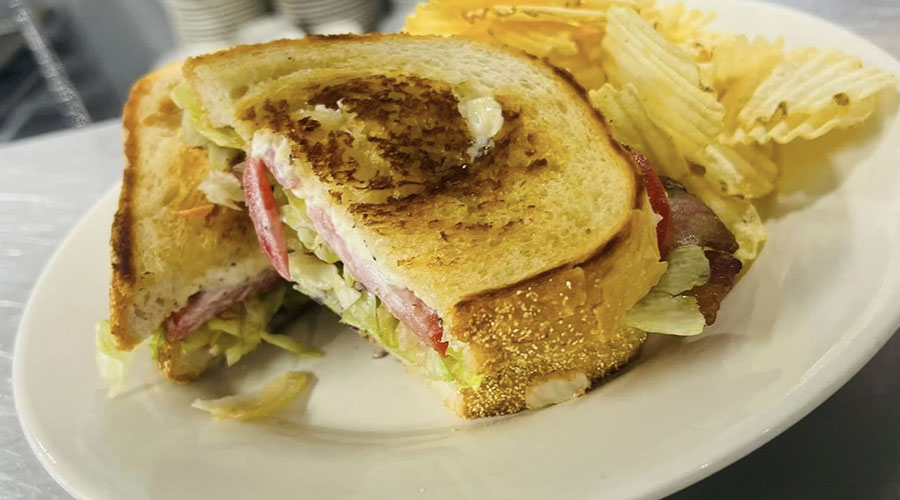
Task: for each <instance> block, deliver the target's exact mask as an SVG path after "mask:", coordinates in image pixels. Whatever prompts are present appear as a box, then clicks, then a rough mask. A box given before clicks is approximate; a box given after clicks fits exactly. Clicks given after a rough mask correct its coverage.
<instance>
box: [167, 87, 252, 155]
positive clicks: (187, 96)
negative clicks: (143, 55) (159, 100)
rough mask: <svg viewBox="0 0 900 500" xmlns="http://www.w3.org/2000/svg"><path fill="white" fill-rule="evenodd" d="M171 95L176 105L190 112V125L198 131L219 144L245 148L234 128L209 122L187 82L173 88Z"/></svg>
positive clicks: (227, 146)
mask: <svg viewBox="0 0 900 500" xmlns="http://www.w3.org/2000/svg"><path fill="white" fill-rule="evenodd" d="M171 97H172V101H173V102H174V103H175V105H176V106H178V107H179V108H181V109H182V110H183V111H185V112H186V113H188V115H189V116H190V125H191V126H192V127H193V129H194V130H195V131H196V132H197V133H199V134H200V135H202V136H203V137H205V138H206V139H208V140H209V141H210V142H212V143H213V144H215V145H217V146H222V147H226V148H234V149H244V146H245V144H244V140H243V139H242V138H241V136H240V135H238V133H237V132H236V131H235V130H234V129H233V128H231V127H222V128H217V127H214V126H213V125H212V124H211V123H210V122H209V118H208V117H207V116H206V113H205V112H204V111H203V105H202V104H201V103H200V100H199V99H197V96H196V95H195V94H194V91H193V90H192V89H191V87H190V85H188V84H187V82H183V83H181V84H180V85H178V86H177V87H175V88H174V89H172V94H171Z"/></svg>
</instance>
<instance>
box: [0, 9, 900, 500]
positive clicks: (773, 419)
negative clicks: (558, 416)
mask: <svg viewBox="0 0 900 500" xmlns="http://www.w3.org/2000/svg"><path fill="white" fill-rule="evenodd" d="M718 1H719V2H721V0H718ZM729 4H730V5H742V4H743V6H745V7H747V8H760V7H762V8H765V9H767V10H770V11H771V12H773V13H776V14H777V13H786V14H788V15H791V16H799V17H802V18H804V20H805V21H807V22H811V23H815V24H819V25H822V26H823V27H826V26H827V29H828V30H829V31H831V32H835V34H839V35H840V36H841V37H846V38H850V39H853V40H854V41H855V42H856V43H858V44H860V45H862V46H866V47H867V52H869V53H870V54H871V55H872V56H873V57H876V56H877V57H878V58H884V59H886V60H891V61H894V63H895V64H896V65H898V66H900V60H898V57H895V56H894V55H892V54H890V53H888V52H887V51H886V50H885V49H883V48H881V47H880V46H878V45H876V44H875V43H874V42H872V41H870V40H868V39H867V38H865V37H863V36H861V35H859V34H857V33H855V32H853V31H852V30H850V29H848V28H845V27H843V26H841V25H838V24H836V23H834V22H832V21H829V20H827V19H824V18H821V17H819V16H817V15H815V14H812V13H810V12H806V11H803V10H799V9H796V8H793V7H788V6H784V5H781V4H775V3H770V2H766V1H762V0H727V1H726V2H722V3H721V4H720V5H722V6H725V5H729ZM720 8H721V7H720ZM726 8H727V7H726ZM898 117H900V111H898ZM120 185H121V175H119V177H117V180H116V181H115V182H114V183H113V184H112V185H111V186H110V187H109V188H107V189H106V190H105V191H104V193H103V194H102V195H101V196H100V197H99V198H98V199H97V201H95V202H94V203H93V204H92V205H91V207H90V208H89V209H88V210H86V211H85V212H84V213H83V214H82V215H81V217H80V218H79V219H78V222H77V223H76V224H75V225H74V226H73V227H72V229H70V230H69V231H68V232H67V233H66V235H65V237H64V238H62V239H61V240H60V243H59V244H58V245H57V247H56V248H55V249H54V251H53V252H52V254H51V256H50V258H49V259H48V260H47V261H46V263H45V264H44V266H43V268H42V270H41V272H40V273H39V275H38V278H37V280H36V281H35V283H34V286H33V287H32V289H31V291H30V293H29V298H28V301H27V302H26V306H25V308H24V309H23V311H22V316H21V320H20V322H19V325H18V328H17V330H16V335H15V337H14V339H13V360H12V386H13V401H14V407H15V409H16V417H17V419H18V422H19V425H20V426H21V428H22V430H23V434H24V436H25V439H26V442H27V443H28V446H29V448H30V449H31V451H32V452H33V453H34V454H35V456H36V457H37V459H38V461H39V463H40V464H41V466H42V467H43V468H44V470H46V471H47V473H48V474H49V475H50V476H51V477H52V478H53V479H54V481H56V482H57V483H58V484H59V485H60V486H61V487H62V488H63V489H64V490H65V491H66V492H67V493H68V494H70V495H72V496H73V497H75V498H79V499H82V498H83V499H90V498H93V497H92V495H94V494H95V493H97V492H98V491H99V490H98V489H97V488H96V487H93V486H91V485H90V484H84V483H82V480H81V479H79V476H78V475H77V472H76V471H75V470H74V469H72V468H68V467H64V466H60V464H57V463H56V462H55V461H54V460H53V459H52V457H51V455H50V453H49V452H48V451H47V449H46V448H45V447H44V445H43V444H42V443H41V441H40V436H38V435H37V434H39V433H40V430H39V429H35V428H34V427H32V426H31V425H30V422H34V416H33V415H34V411H33V408H32V407H31V405H30V404H29V403H28V397H26V395H25V388H24V385H25V384H24V382H23V380H24V378H26V377H27V376H26V375H25V368H24V366H23V362H22V361H21V360H22V356H23V352H24V351H25V349H26V348H25V347H23V346H25V345H27V342H28V341H27V339H28V335H27V334H25V335H23V333H24V332H26V331H28V330H29V325H30V324H31V323H32V317H33V316H34V315H35V314H36V312H35V311H34V308H35V307H36V306H35V301H34V297H35V295H36V294H37V292H38V291H39V290H40V289H42V288H44V287H45V286H47V285H48V283H49V281H50V280H51V276H50V269H51V268H52V267H53V264H54V262H56V261H57V259H58V258H59V257H60V255H61V254H62V253H63V252H64V251H66V249H67V248H68V247H69V246H70V244H71V241H72V240H73V239H74V237H75V236H76V235H77V234H78V233H79V232H81V231H82V230H83V228H84V226H87V225H88V224H90V223H91V221H92V219H93V217H92V216H94V214H95V213H97V212H98V211H99V210H100V209H101V207H102V206H103V205H104V204H105V203H110V202H111V200H110V199H109V198H112V197H115V194H116V193H117V192H118V190H119V188H120ZM895 274H896V273H895ZM884 288H885V289H887V290H890V291H893V292H894V293H895V294H898V293H900V280H898V279H897V278H896V276H895V277H894V279H893V280H892V282H890V283H887V284H885V285H884ZM887 302H888V301H886V300H884V301H882V302H881V303H880V304H876V306H877V308H875V309H872V310H870V311H871V315H872V316H883V317H885V318H887V319H886V320H884V321H881V322H879V323H876V324H874V325H873V326H872V327H871V328H870V329H869V330H867V332H868V334H866V335H862V334H858V335H856V336H855V337H853V338H849V339H841V341H840V342H837V343H835V344H833V345H832V346H831V347H829V348H828V350H827V351H826V352H825V353H824V354H823V355H822V357H821V358H820V359H827V362H826V363H824V364H821V363H820V364H817V365H816V366H815V367H813V368H811V369H810V371H807V372H806V373H805V374H804V378H803V379H802V380H800V381H799V382H798V383H797V384H796V385H795V386H794V387H793V389H792V390H791V391H789V392H786V393H785V394H784V395H782V396H781V398H780V400H779V401H781V402H782V404H779V405H772V406H769V407H767V408H766V409H764V410H763V411H761V412H759V414H758V416H757V417H756V418H755V419H753V420H748V421H745V422H743V423H742V424H741V425H740V426H738V427H735V428H733V429H731V430H730V431H729V432H730V433H732V434H737V436H739V437H736V438H733V439H732V440H731V443H732V444H731V445H730V446H727V447H721V448H719V449H720V450H721V451H719V452H716V453H711V454H709V455H707V456H706V457H705V463H704V464H703V465H701V466H699V467H698V466H695V465H693V464H690V465H685V466H675V467H674V468H672V469H668V470H662V471H659V473H660V476H658V477H659V479H658V480H656V481H654V482H653V484H652V485H650V486H649V487H638V488H633V489H631V490H629V491H630V494H629V495H628V498H646V497H663V496H667V495H670V494H672V493H675V492H677V491H680V490H682V489H684V488H686V487H687V486H690V485H692V484H695V483H697V482H699V481H701V480H702V479H705V478H706V477H709V476H711V475H713V474H715V473H716V472H718V471H720V470H722V469H724V468H726V467H728V466H729V465H731V464H733V463H735V462H736V461H738V460H740V459H741V458H743V457H745V456H747V455H749V454H750V453H752V452H753V451H755V450H756V449H758V448H759V447H761V446H762V445H764V444H766V443H767V442H769V441H771V440H772V439H774V438H775V437H777V436H779V435H780V434H781V433H782V432H784V431H785V430H787V429H788V428H790V427H791V426H793V425H794V424H796V423H797V422H798V421H800V420H801V419H803V418H804V417H806V416H807V415H808V414H809V413H810V412H812V411H813V410H814V409H815V408H817V407H818V406H819V405H821V404H822V403H823V402H824V401H825V400H826V399H828V398H830V397H831V396H832V395H833V394H834V393H835V392H837V391H838V390H839V389H840V388H841V387H842V386H843V385H844V384H846V383H847V382H848V381H849V380H850V379H851V378H852V377H853V376H854V375H856V374H857V373H858V372H859V370H861V369H862V368H863V366H865V364H866V363H868V362H869V361H870V360H871V359H872V358H873V357H874V356H875V354H877V353H878V351H879V350H880V349H881V348H882V347H883V346H884V344H886V343H887V342H888V341H889V340H890V339H891V338H892V337H893V336H894V335H895V334H896V333H897V332H898V330H900V309H897V310H896V311H895V312H893V313H891V312H888V311H887V308H886V305H887ZM867 321H868V322H872V321H873V319H872V318H870V319H868V320H867ZM879 325H880V326H879ZM860 341H862V342H860ZM861 344H862V345H861ZM848 353H849V354H852V356H851V357H850V358H847V357H846V356H841V355H842V354H843V355H846V354H848ZM835 368H839V369H835ZM813 370H814V371H813ZM809 387H813V388H814V389H815V390H810V389H809ZM802 388H805V389H806V390H805V391H800V392H799V394H797V392H798V389H802ZM776 408H777V409H776ZM600 495H601V493H600V492H598V493H597V496H596V497H595V498H600Z"/></svg>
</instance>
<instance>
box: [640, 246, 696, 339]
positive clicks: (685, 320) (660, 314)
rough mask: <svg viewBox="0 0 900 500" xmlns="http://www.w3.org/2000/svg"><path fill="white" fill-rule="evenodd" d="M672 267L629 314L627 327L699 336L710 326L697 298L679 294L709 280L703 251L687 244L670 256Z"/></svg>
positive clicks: (669, 260) (669, 333)
mask: <svg viewBox="0 0 900 500" xmlns="http://www.w3.org/2000/svg"><path fill="white" fill-rule="evenodd" d="M668 264H669V267H668V268H667V269H666V273H665V274H663V275H662V277H661V278H660V280H659V283H658V284H657V285H656V286H655V287H653V288H652V289H651V290H650V292H649V293H648V294H647V296H646V297H644V298H643V299H641V300H640V302H638V303H637V304H635V305H634V306H632V307H631V309H629V310H628V312H627V313H626V314H625V326H629V327H631V328H638V329H641V330H644V331H645V332H651V333H662V334H667V335H683V336H690V335H698V334H701V333H703V329H704V328H705V327H706V319H705V318H704V316H703V314H702V313H701V312H700V307H699V305H698V304H697V299H695V298H694V297H690V296H686V295H679V294H681V293H683V292H686V291H688V290H690V289H692V288H694V287H696V286H700V285H703V284H705V283H706V282H707V281H709V261H708V260H707V259H706V255H705V254H704V252H703V248H701V247H699V246H697V245H686V246H682V247H678V248H675V249H673V250H672V251H671V252H670V253H669V258H668Z"/></svg>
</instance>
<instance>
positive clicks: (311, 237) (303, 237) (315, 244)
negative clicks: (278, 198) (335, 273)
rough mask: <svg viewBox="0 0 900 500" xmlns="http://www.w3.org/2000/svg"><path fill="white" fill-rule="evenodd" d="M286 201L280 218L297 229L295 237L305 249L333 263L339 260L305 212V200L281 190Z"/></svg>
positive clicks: (320, 258) (281, 209) (281, 208)
mask: <svg viewBox="0 0 900 500" xmlns="http://www.w3.org/2000/svg"><path fill="white" fill-rule="evenodd" d="M282 192H283V193H284V195H285V197H286V198H287V203H286V204H284V205H282V206H281V207H280V212H281V219H282V220H283V221H284V223H285V224H287V225H288V226H290V227H291V229H293V230H294V231H297V239H299V240H300V243H303V246H304V247H306V249H307V250H309V251H310V252H312V253H313V254H315V256H316V257H318V258H319V260H321V261H323V262H325V263H328V264H334V263H336V262H338V261H339V260H340V258H339V257H338V256H337V254H336V253H334V251H333V250H332V249H331V247H329V246H328V243H326V242H325V240H323V239H322V237H321V236H320V235H319V233H318V232H316V230H315V228H314V227H313V223H312V220H310V218H309V216H308V215H307V214H306V202H304V201H303V200H302V199H300V198H297V197H296V196H294V195H292V194H291V193H289V192H288V191H284V190H282Z"/></svg>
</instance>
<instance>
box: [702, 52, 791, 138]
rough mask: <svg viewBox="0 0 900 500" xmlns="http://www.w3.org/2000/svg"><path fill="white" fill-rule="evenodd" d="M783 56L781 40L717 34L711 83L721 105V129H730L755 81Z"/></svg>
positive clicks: (751, 92) (758, 81) (750, 93)
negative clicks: (723, 115)
mask: <svg viewBox="0 0 900 500" xmlns="http://www.w3.org/2000/svg"><path fill="white" fill-rule="evenodd" d="M783 56H784V39H781V38H779V39H778V40H776V41H775V42H769V41H768V40H766V39H764V38H762V37H757V38H755V39H753V41H752V42H751V41H750V40H749V39H748V38H747V37H746V36H744V35H739V36H727V37H720V39H719V40H718V42H717V43H716V44H715V45H714V46H713V54H712V82H713V86H714V87H715V89H716V91H717V92H718V93H719V101H720V102H721V103H722V105H723V106H725V130H726V131H729V132H730V131H734V130H735V129H737V127H738V125H737V123H738V113H740V111H741V109H743V107H744V105H746V104H747V102H748V101H749V100H750V97H751V96H752V95H753V92H754V91H755V90H756V88H757V87H759V84H760V83H761V82H762V81H763V80H764V79H765V78H766V77H768V76H769V74H770V73H772V70H773V69H775V66H776V65H778V63H779V62H781V60H782V58H783Z"/></svg>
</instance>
